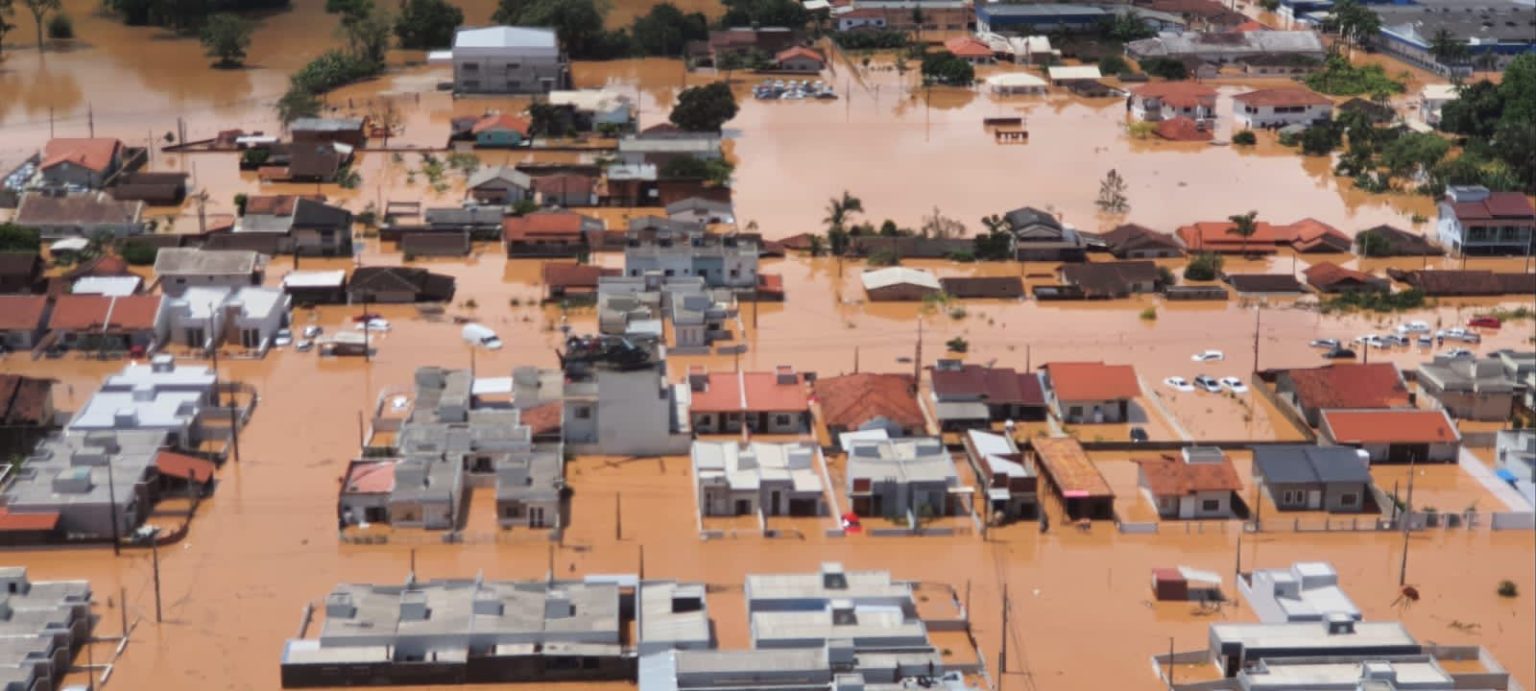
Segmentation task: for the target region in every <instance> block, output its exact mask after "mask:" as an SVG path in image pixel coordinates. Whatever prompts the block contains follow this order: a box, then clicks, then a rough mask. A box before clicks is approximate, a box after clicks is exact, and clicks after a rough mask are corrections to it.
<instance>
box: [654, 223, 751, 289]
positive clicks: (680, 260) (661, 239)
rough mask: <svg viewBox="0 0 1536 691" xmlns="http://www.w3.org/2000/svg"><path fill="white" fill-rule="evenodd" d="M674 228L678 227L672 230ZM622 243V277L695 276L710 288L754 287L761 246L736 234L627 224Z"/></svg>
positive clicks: (684, 225)
mask: <svg viewBox="0 0 1536 691" xmlns="http://www.w3.org/2000/svg"><path fill="white" fill-rule="evenodd" d="M673 226H681V227H682V228H681V229H678V230H674V229H673ZM630 227H631V230H630V231H629V234H628V237H627V238H626V239H625V243H624V274H625V275H626V276H630V277H639V276H644V275H646V274H648V273H653V272H655V273H660V274H661V275H662V276H667V277H671V276H680V277H686V276H697V277H699V278H702V279H704V281H705V283H706V284H707V285H709V286H711V287H718V288H753V287H755V286H756V285H757V263H758V254H759V252H760V246H759V245H758V243H757V241H756V240H755V239H752V238H749V237H743V236H740V235H736V234H729V235H714V234H710V233H706V232H704V229H703V227H702V226H698V225H694V224H692V223H679V222H673V223H661V224H655V225H639V226H637V225H636V224H635V222H633V221H632V222H631V224H630Z"/></svg>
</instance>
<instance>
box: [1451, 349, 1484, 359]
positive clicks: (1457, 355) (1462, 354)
mask: <svg viewBox="0 0 1536 691" xmlns="http://www.w3.org/2000/svg"><path fill="white" fill-rule="evenodd" d="M1445 356H1446V357H1448V358H1451V359H1452V360H1471V359H1472V358H1475V357H1477V355H1476V354H1475V353H1473V352H1472V351H1470V350H1467V349H1466V348H1452V349H1450V350H1449V351H1446V353H1445Z"/></svg>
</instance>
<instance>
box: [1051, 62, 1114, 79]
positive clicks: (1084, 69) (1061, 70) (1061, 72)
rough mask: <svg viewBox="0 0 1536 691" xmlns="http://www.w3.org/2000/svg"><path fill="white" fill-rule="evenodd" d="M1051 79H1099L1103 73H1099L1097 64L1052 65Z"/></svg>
mask: <svg viewBox="0 0 1536 691" xmlns="http://www.w3.org/2000/svg"><path fill="white" fill-rule="evenodd" d="M1050 74H1051V79H1052V80H1053V81H1054V80H1057V79H1099V78H1100V77H1103V76H1104V75H1102V74H1100V73H1099V66H1098V65H1066V66H1056V67H1052V68H1051V70H1050Z"/></svg>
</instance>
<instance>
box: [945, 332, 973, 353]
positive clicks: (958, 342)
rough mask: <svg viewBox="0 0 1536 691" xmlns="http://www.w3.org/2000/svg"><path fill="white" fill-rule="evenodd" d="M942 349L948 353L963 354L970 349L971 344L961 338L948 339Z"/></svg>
mask: <svg viewBox="0 0 1536 691" xmlns="http://www.w3.org/2000/svg"><path fill="white" fill-rule="evenodd" d="M944 347H945V348H948V349H949V352H951V353H963V352H965V351H967V350H970V349H971V342H970V341H967V340H965V339H964V338H963V337H960V336H956V337H954V338H951V339H949V340H948V341H945V342H944Z"/></svg>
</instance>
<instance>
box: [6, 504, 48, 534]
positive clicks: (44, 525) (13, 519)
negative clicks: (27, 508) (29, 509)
mask: <svg viewBox="0 0 1536 691" xmlns="http://www.w3.org/2000/svg"><path fill="white" fill-rule="evenodd" d="M57 527H59V512H57V511H46V512H43V513H11V511H10V509H7V508H4V507H0V532H4V533H32V532H45V531H50V530H53V529H55V528H57Z"/></svg>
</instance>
